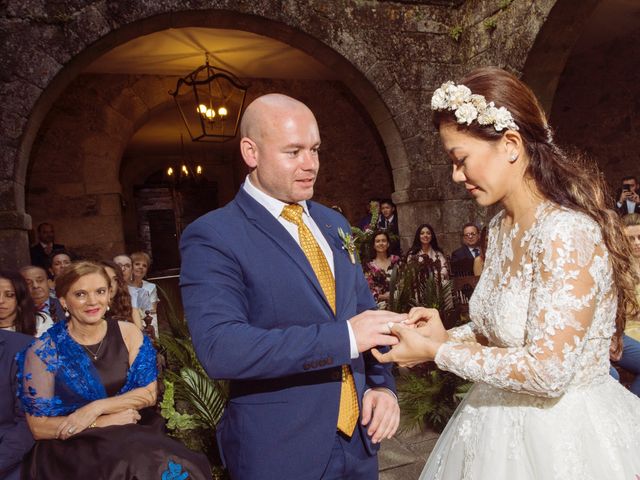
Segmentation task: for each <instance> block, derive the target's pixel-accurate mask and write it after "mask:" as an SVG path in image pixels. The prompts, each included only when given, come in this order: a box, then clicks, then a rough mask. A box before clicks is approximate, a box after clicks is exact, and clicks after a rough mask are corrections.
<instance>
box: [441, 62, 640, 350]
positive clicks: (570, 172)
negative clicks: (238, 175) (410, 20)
mask: <svg viewBox="0 0 640 480" xmlns="http://www.w3.org/2000/svg"><path fill="white" fill-rule="evenodd" d="M458 83H459V84H462V85H466V86H467V87H469V89H470V90H471V91H472V92H473V93H476V94H480V95H483V96H484V97H485V99H486V100H487V102H494V103H495V105H496V107H506V108H507V110H509V111H510V112H511V114H512V116H513V119H514V120H515V122H516V124H517V125H518V128H519V130H518V133H520V136H521V137H522V140H523V143H524V147H525V149H526V152H527V156H528V157H529V165H528V167H527V170H526V175H527V176H528V177H530V178H531V179H532V180H533V181H534V183H535V185H536V187H537V188H538V190H539V191H540V193H541V194H542V195H543V196H544V197H545V198H547V199H549V200H551V201H552V202H554V203H556V204H558V205H561V206H563V207H567V208H570V209H572V210H576V211H579V212H582V213H584V214H585V215H588V216H589V217H591V218H592V219H593V220H595V221H596V222H597V223H598V225H600V228H601V230H602V237H603V239H604V243H605V245H606V247H607V250H608V251H609V257H610V259H611V264H612V267H613V278H614V282H615V285H616V286H617V294H618V311H617V318H616V336H617V337H618V339H620V338H621V337H622V334H623V332H624V326H625V319H626V317H627V315H629V316H636V315H637V314H638V311H639V306H638V302H637V300H636V296H635V286H636V284H637V283H638V280H637V278H636V276H635V273H634V271H633V270H632V268H631V265H630V262H629V258H630V255H631V249H630V245H629V242H628V241H627V239H626V237H625V236H624V233H623V229H622V223H621V221H620V217H619V216H618V214H617V213H616V212H614V211H613V210H611V209H610V208H609V205H608V204H609V198H608V195H607V185H606V182H605V181H604V177H603V175H602V173H601V172H600V171H599V170H598V168H597V166H596V165H595V164H594V163H593V162H591V161H589V160H588V159H586V158H585V157H584V156H583V155H580V154H571V155H567V154H566V153H565V152H564V151H562V149H560V148H559V147H558V146H557V145H556V144H555V143H554V141H553V134H552V131H551V128H550V127H549V124H548V123H547V118H546V116H545V113H544V110H543V109H542V107H541V106H540V103H539V102H538V100H537V99H536V97H535V95H534V94H533V92H532V91H531V90H530V89H529V87H527V86H526V85H525V84H524V83H522V82H521V81H520V80H518V78H516V77H515V76H514V75H512V74H510V73H509V72H506V71H504V70H502V69H499V68H495V67H485V68H479V69H476V70H473V71H472V72H470V73H469V74H468V75H466V76H465V77H464V78H463V79H461V80H460V81H459V82H458ZM433 122H434V125H435V127H436V129H439V128H440V125H441V124H443V123H451V124H453V125H456V126H457V128H458V130H461V131H465V132H467V133H469V134H470V135H472V136H474V137H476V138H479V139H482V140H487V141H496V140H499V139H500V138H501V137H502V135H503V133H504V131H503V132H497V131H496V130H495V129H494V128H493V126H492V125H484V126H483V125H480V124H479V123H478V122H472V123H471V125H466V124H465V125H461V124H458V123H457V122H456V119H455V116H454V114H453V112H450V111H436V112H434V116H433Z"/></svg>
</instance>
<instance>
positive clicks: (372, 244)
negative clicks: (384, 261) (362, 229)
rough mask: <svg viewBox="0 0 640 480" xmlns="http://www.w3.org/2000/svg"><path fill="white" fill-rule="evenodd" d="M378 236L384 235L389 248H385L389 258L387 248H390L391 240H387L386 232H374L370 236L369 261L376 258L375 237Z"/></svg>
mask: <svg viewBox="0 0 640 480" xmlns="http://www.w3.org/2000/svg"><path fill="white" fill-rule="evenodd" d="M380 235H384V236H385V237H386V238H387V243H388V244H389V246H388V247H387V257H388V256H389V248H391V238H389V234H388V233H387V232H386V230H376V232H375V233H374V234H373V235H371V240H370V248H369V257H370V258H369V261H371V260H374V259H375V258H376V249H375V245H376V237H378V236H380Z"/></svg>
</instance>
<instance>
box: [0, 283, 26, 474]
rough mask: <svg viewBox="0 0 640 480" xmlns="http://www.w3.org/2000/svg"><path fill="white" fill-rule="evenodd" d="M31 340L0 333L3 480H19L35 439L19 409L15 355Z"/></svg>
mask: <svg viewBox="0 0 640 480" xmlns="http://www.w3.org/2000/svg"><path fill="white" fill-rule="evenodd" d="M25 293H26V291H25ZM0 298H1V297H0ZM0 309H1V307H0ZM32 340H33V337H31V336H28V335H23V334H21V333H14V332H7V331H3V330H0V478H2V479H4V480H19V479H20V464H21V463H22V457H24V456H25V454H26V453H27V452H28V451H29V450H31V447H32V446H33V436H32V435H31V432H30V431H29V427H28V426H27V422H26V421H25V418H24V414H23V413H22V411H21V409H20V408H19V407H18V405H17V403H18V402H17V398H16V364H15V357H16V353H18V352H19V351H21V350H24V349H25V348H26V347H27V345H29V343H30V342H31V341H32Z"/></svg>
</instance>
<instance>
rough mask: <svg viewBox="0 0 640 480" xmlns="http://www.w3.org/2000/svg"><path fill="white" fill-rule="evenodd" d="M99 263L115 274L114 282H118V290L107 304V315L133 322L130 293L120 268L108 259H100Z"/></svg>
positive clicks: (122, 320)
mask: <svg viewBox="0 0 640 480" xmlns="http://www.w3.org/2000/svg"><path fill="white" fill-rule="evenodd" d="M99 263H100V265H102V266H103V267H108V268H110V269H111V270H113V271H114V272H115V274H116V282H117V283H118V291H117V292H116V295H115V297H113V300H111V303H110V304H109V312H108V314H109V316H110V317H111V318H114V319H116V320H118V321H121V322H133V319H132V318H131V315H132V312H133V308H132V307H131V295H129V288H128V286H127V282H125V280H124V276H123V275H122V269H121V268H120V267H119V266H118V265H116V264H115V262H112V261H110V260H101V261H100V262H99Z"/></svg>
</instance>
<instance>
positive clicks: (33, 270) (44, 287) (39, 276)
mask: <svg viewBox="0 0 640 480" xmlns="http://www.w3.org/2000/svg"><path fill="white" fill-rule="evenodd" d="M20 274H21V275H22V277H23V278H24V280H25V282H27V287H29V295H30V296H31V299H32V300H33V304H34V305H35V306H36V310H37V312H39V313H42V314H46V315H48V316H49V317H50V318H51V320H52V321H53V322H58V321H60V320H63V319H64V316H65V315H64V309H63V308H62V305H60V301H59V300H58V299H57V298H55V297H52V296H50V295H49V284H48V282H47V272H45V270H44V269H43V268H41V267H36V266H35V265H28V266H26V267H23V268H21V269H20Z"/></svg>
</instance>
